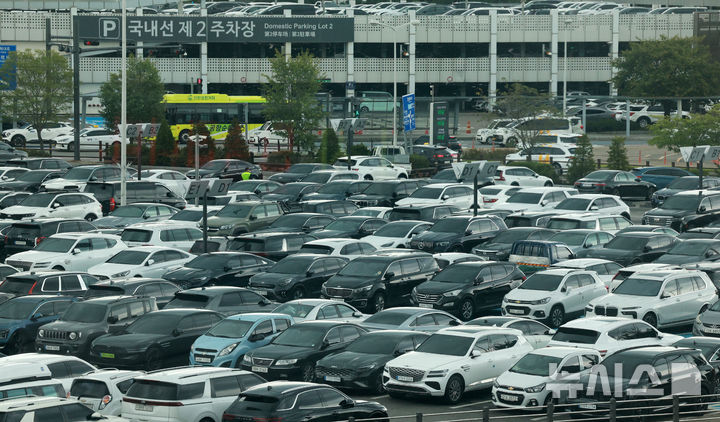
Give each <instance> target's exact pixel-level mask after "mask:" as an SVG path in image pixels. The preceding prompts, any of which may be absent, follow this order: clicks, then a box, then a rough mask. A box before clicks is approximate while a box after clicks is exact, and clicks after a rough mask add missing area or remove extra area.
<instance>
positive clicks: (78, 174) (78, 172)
mask: <svg viewBox="0 0 720 422" xmlns="http://www.w3.org/2000/svg"><path fill="white" fill-rule="evenodd" d="M92 172H93V169H91V168H87V167H75V168H71V169H70V170H69V171H68V172H67V173H65V175H64V176H63V179H65V180H82V181H85V180H88V178H90V175H91V174H92Z"/></svg>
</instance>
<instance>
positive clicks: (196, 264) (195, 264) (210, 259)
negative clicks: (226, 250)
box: [185, 254, 229, 270]
mask: <svg viewBox="0 0 720 422" xmlns="http://www.w3.org/2000/svg"><path fill="white" fill-rule="evenodd" d="M228 258H229V256H228V255H225V254H222V255H201V256H198V257H196V258H194V259H193V260H192V261H190V262H188V263H187V264H185V266H186V267H188V268H196V269H199V270H213V269H222V268H224V267H225V265H226V263H227V261H228Z"/></svg>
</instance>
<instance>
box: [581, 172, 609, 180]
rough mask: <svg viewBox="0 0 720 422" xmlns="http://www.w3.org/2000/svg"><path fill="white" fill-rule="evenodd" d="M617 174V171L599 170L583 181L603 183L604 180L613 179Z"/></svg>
mask: <svg viewBox="0 0 720 422" xmlns="http://www.w3.org/2000/svg"><path fill="white" fill-rule="evenodd" d="M616 174H617V172H615V171H608V170H598V171H594V172H592V173H590V174H588V175H587V176H585V177H583V180H592V181H602V180H608V179H609V178H611V177H614V176H615V175H616Z"/></svg>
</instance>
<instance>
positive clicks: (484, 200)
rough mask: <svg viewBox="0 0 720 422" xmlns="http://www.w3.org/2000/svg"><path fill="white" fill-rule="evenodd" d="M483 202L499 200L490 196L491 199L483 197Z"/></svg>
mask: <svg viewBox="0 0 720 422" xmlns="http://www.w3.org/2000/svg"><path fill="white" fill-rule="evenodd" d="M483 202H497V198H490V199H485V198H483Z"/></svg>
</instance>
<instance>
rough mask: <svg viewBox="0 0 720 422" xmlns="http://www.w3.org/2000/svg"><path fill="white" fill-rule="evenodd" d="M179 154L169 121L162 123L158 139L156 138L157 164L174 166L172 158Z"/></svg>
mask: <svg viewBox="0 0 720 422" xmlns="http://www.w3.org/2000/svg"><path fill="white" fill-rule="evenodd" d="M174 154H177V143H176V142H175V138H173V134H172V130H170V125H168V122H167V120H165V119H163V120H162V122H160V128H159V129H158V134H157V137H156V138H155V164H157V165H158V166H169V165H173V164H172V160H171V157H172V156H173V155H174Z"/></svg>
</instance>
